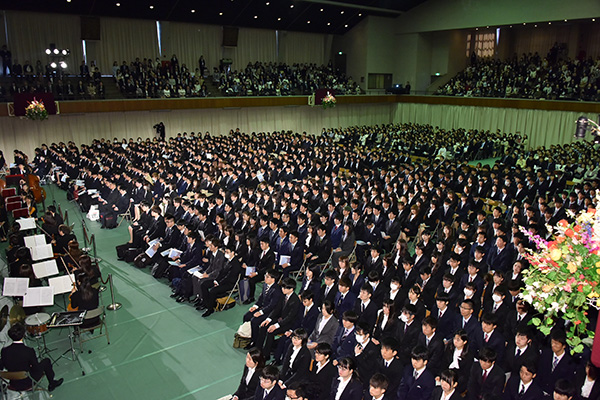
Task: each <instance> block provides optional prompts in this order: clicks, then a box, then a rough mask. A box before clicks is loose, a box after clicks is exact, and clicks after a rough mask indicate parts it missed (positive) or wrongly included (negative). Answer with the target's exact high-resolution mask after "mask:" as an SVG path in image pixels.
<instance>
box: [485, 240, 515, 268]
mask: <svg viewBox="0 0 600 400" xmlns="http://www.w3.org/2000/svg"><path fill="white" fill-rule="evenodd" d="M507 243H508V239H507V238H506V236H498V237H497V238H496V244H495V245H494V246H492V247H491V248H490V251H489V254H488V258H487V263H488V265H489V266H490V269H492V270H494V271H501V272H503V273H506V272H508V271H510V269H511V266H512V260H513V251H512V250H511V249H510V248H509V247H508V246H507Z"/></svg>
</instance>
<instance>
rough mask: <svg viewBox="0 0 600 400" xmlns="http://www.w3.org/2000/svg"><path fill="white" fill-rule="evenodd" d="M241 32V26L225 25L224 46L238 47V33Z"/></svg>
mask: <svg viewBox="0 0 600 400" xmlns="http://www.w3.org/2000/svg"><path fill="white" fill-rule="evenodd" d="M239 33H240V30H239V28H236V27H233V26H224V27H223V46H224V47H237V43H238V34H239Z"/></svg>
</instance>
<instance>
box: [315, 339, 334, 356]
mask: <svg viewBox="0 0 600 400" xmlns="http://www.w3.org/2000/svg"><path fill="white" fill-rule="evenodd" d="M315 353H319V354H322V355H324V356H325V357H327V358H331V355H332V354H333V350H332V349H331V345H330V344H329V343H325V342H323V343H319V344H317V347H315Z"/></svg>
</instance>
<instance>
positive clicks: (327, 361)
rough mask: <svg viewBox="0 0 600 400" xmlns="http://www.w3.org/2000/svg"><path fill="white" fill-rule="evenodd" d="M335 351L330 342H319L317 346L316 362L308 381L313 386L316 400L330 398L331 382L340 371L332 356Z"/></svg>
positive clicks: (312, 365)
mask: <svg viewBox="0 0 600 400" xmlns="http://www.w3.org/2000/svg"><path fill="white" fill-rule="evenodd" d="M332 356H333V351H332V350H331V346H330V345H329V343H319V344H318V345H317V347H316V348H315V362H314V363H312V364H311V369H310V373H309V378H308V381H309V382H310V383H311V385H312V387H313V389H314V390H313V392H314V396H315V400H328V399H329V393H330V391H331V384H332V382H333V380H334V379H336V378H337V377H338V371H337V368H336V367H335V365H333V361H332V360H331V357H332Z"/></svg>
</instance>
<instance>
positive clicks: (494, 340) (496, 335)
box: [475, 329, 506, 365]
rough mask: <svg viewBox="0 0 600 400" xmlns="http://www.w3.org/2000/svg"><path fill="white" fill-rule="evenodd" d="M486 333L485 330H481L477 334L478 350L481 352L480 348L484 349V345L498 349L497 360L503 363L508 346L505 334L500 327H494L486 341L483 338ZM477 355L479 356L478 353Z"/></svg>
mask: <svg viewBox="0 0 600 400" xmlns="http://www.w3.org/2000/svg"><path fill="white" fill-rule="evenodd" d="M484 335H485V334H484V333H483V331H480V332H479V334H478V335H477V341H476V342H475V345H476V350H477V352H479V350H481V349H483V348H484V347H489V348H492V349H494V350H495V351H496V355H497V356H496V362H497V363H498V365H503V363H504V350H505V348H506V346H505V345H504V343H505V341H504V336H502V333H500V330H499V329H494V332H493V333H492V335H491V336H490V337H489V338H488V341H487V342H486V341H485V340H484V339H483V338H484ZM475 357H477V355H476V356H475Z"/></svg>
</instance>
